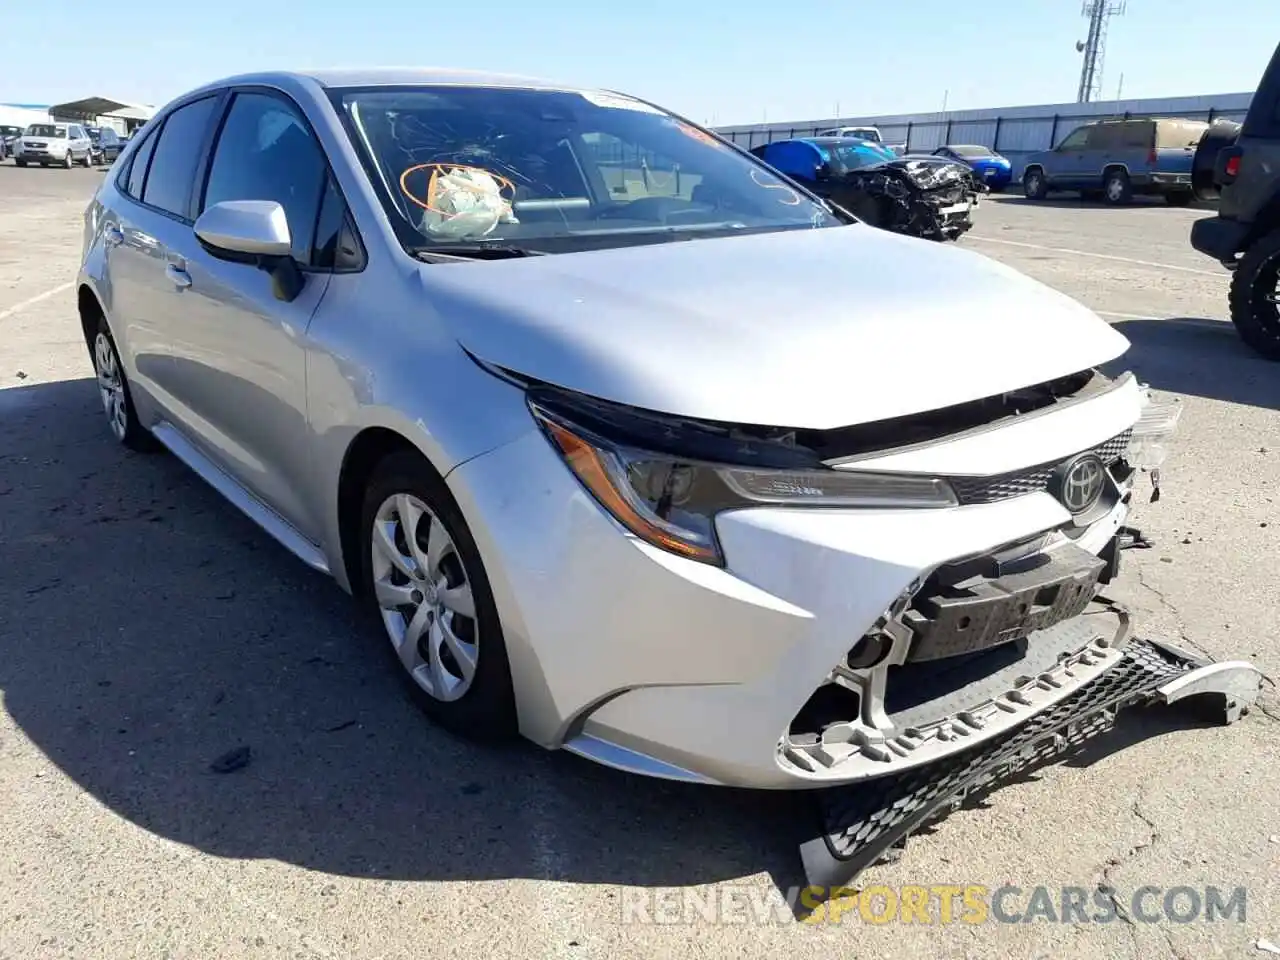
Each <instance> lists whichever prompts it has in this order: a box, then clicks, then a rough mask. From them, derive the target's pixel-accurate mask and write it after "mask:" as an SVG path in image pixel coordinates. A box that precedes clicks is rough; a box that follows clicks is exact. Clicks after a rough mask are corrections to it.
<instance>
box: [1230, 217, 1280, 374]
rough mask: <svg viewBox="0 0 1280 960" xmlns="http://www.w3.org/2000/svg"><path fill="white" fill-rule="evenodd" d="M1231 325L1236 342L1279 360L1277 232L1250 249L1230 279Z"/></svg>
mask: <svg viewBox="0 0 1280 960" xmlns="http://www.w3.org/2000/svg"><path fill="white" fill-rule="evenodd" d="M1230 301H1231V322H1232V323H1234V324H1235V327H1236V332H1237V333H1239V334H1240V339H1241V340H1243V341H1244V342H1245V343H1247V344H1248V345H1249V346H1250V347H1252V348H1253V349H1254V350H1256V351H1257V352H1258V353H1260V354H1261V355H1262V356H1264V357H1266V358H1267V359H1268V360H1277V361H1280V229H1277V230H1273V231H1271V233H1269V234H1267V235H1266V236H1265V237H1263V238H1262V239H1261V240H1259V241H1257V242H1256V243H1255V244H1254V245H1253V246H1252V247H1250V248H1249V249H1248V250H1247V251H1246V252H1245V255H1244V256H1243V257H1242V258H1241V259H1240V263H1239V264H1238V265H1237V266H1236V270H1235V274H1234V275H1233V276H1232V278H1231V296H1230Z"/></svg>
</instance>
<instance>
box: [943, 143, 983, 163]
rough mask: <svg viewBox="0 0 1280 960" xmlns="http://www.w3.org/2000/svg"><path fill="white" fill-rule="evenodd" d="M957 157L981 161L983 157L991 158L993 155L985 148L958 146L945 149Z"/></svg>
mask: <svg viewBox="0 0 1280 960" xmlns="http://www.w3.org/2000/svg"><path fill="white" fill-rule="evenodd" d="M947 149H948V150H950V151H951V152H952V153H954V154H955V155H956V156H957V157H964V158H965V159H966V160H981V159H982V158H983V157H991V156H994V154H993V153H992V152H991V151H990V150H988V149H987V148H986V147H978V146H960V147H947Z"/></svg>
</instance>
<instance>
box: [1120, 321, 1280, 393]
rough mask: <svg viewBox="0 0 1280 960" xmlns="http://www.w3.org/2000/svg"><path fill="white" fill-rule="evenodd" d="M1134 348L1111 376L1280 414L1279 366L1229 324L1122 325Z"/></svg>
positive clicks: (1218, 322) (1211, 322) (1124, 322)
mask: <svg viewBox="0 0 1280 960" xmlns="http://www.w3.org/2000/svg"><path fill="white" fill-rule="evenodd" d="M1112 326H1114V327H1115V329H1116V330H1118V331H1120V332H1121V333H1123V334H1124V335H1125V336H1126V337H1127V338H1128V339H1129V341H1130V343H1131V344H1132V346H1131V347H1130V348H1129V351H1128V352H1127V353H1126V354H1124V356H1123V357H1121V358H1120V359H1119V360H1118V361H1116V362H1115V363H1114V364H1112V365H1111V370H1110V372H1119V371H1121V370H1124V369H1132V370H1133V371H1134V372H1135V373H1136V374H1137V376H1138V378H1139V379H1141V380H1143V381H1145V382H1146V383H1149V384H1150V385H1151V386H1152V387H1154V388H1155V389H1157V390H1167V391H1170V392H1173V393H1184V394H1189V395H1191V396H1196V397H1205V398H1206V399H1210V400H1224V401H1226V402H1228V403H1241V404H1246V405H1248V406H1253V407H1266V408H1269V409H1275V410H1280V365H1277V364H1275V363H1272V362H1271V361H1269V360H1264V359H1263V358H1262V357H1261V356H1259V355H1258V354H1257V353H1255V352H1254V351H1253V350H1251V349H1250V348H1249V347H1248V346H1246V345H1245V343H1244V342H1243V341H1242V340H1241V339H1240V337H1239V335H1237V333H1236V329H1235V327H1234V326H1233V325H1232V324H1231V323H1229V322H1227V321H1224V320H1210V319H1205V318H1201V317H1169V318H1167V319H1132V320H1119V321H1116V322H1115V323H1113V324H1112Z"/></svg>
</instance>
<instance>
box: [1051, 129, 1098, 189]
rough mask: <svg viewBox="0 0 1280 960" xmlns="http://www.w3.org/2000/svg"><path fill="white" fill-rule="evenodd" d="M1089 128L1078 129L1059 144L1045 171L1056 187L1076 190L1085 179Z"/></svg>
mask: <svg viewBox="0 0 1280 960" xmlns="http://www.w3.org/2000/svg"><path fill="white" fill-rule="evenodd" d="M1088 146H1089V127H1077V128H1076V129H1074V130H1072V131H1071V133H1069V134H1067V137H1066V139H1065V140H1063V141H1062V142H1061V143H1060V144H1058V146H1057V149H1055V150H1054V151H1053V153H1052V155H1051V158H1050V159H1049V161H1048V163H1047V166H1048V168H1049V169H1047V170H1046V171H1045V173H1046V174H1047V176H1048V180H1049V183H1051V184H1052V185H1053V186H1055V187H1062V188H1065V189H1068V190H1070V189H1075V188H1077V187H1079V186H1080V183H1081V182H1082V180H1083V179H1084V177H1085V172H1086V170H1085V168H1086V167H1087V165H1088Z"/></svg>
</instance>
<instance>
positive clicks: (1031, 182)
mask: <svg viewBox="0 0 1280 960" xmlns="http://www.w3.org/2000/svg"><path fill="white" fill-rule="evenodd" d="M1022 192H1023V193H1024V194H1026V197H1027V199H1028V200H1043V199H1044V198H1045V196H1046V195H1047V194H1048V193H1049V187H1048V184H1046V183H1045V181H1044V171H1042V170H1041V169H1040V168H1039V167H1033V168H1032V169H1030V170H1028V171H1027V172H1026V173H1024V174H1023V175H1022Z"/></svg>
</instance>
